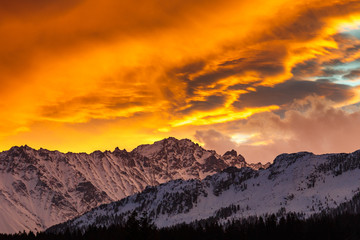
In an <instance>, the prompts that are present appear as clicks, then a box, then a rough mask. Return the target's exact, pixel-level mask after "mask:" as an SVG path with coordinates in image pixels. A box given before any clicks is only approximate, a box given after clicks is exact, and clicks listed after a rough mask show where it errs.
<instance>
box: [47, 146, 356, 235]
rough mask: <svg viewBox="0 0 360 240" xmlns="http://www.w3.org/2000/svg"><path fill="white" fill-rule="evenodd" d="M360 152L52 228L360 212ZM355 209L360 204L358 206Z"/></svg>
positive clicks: (112, 208) (131, 200) (147, 199)
mask: <svg viewBox="0 0 360 240" xmlns="http://www.w3.org/2000/svg"><path fill="white" fill-rule="evenodd" d="M359 183H360V150H358V151H356V152H353V153H350V154H345V153H341V154H324V155H315V154H313V153H310V152H299V153H294V154H281V155H279V156H278V157H276V159H275V160H274V162H273V163H272V164H271V165H270V166H269V167H268V168H267V169H258V170H255V169H252V168H248V167H243V168H240V169H239V168H236V167H229V168H227V169H225V170H223V171H222V172H220V173H215V174H213V175H211V176H207V177H206V178H204V179H203V180H201V179H191V180H181V179H179V180H172V181H169V182H167V183H164V184H160V185H158V186H152V187H147V188H146V189H145V190H144V191H143V192H141V193H137V194H135V195H132V196H129V197H126V198H124V199H122V200H120V201H117V202H113V203H110V204H104V205H101V206H99V207H97V208H95V209H93V210H91V211H89V212H87V213H86V214H84V215H82V216H80V217H77V218H75V219H72V220H70V221H67V222H65V223H62V224H59V225H56V226H54V227H52V228H50V229H49V230H48V231H50V232H62V231H65V230H66V229H70V230H71V231H74V230H81V231H83V230H86V229H87V228H88V227H89V226H97V227H103V226H105V227H107V226H110V225H112V224H118V223H121V222H123V221H124V220H126V219H127V218H128V217H129V216H130V215H131V214H132V213H133V212H134V211H135V212H137V213H138V214H140V215H141V216H144V217H147V218H150V219H151V220H152V221H153V222H154V223H155V225H157V226H158V227H167V226H172V225H176V224H181V223H193V222H195V221H197V222H199V221H206V220H207V221H209V220H211V221H212V222H213V221H216V222H218V223H223V224H226V223H227V222H231V221H232V220H234V219H244V218H250V217H259V216H264V217H266V216H268V215H269V214H275V215H276V216H278V217H281V216H284V215H286V214H287V213H296V214H297V215H299V216H300V217H302V218H308V217H310V216H314V215H319V214H327V213H332V212H341V211H345V210H347V211H350V212H353V213H354V212H360V209H359V207H360V204H359V203H360V201H359V200H360V197H359V195H360V193H359V192H360V184H359ZM355 203H356V204H355Z"/></svg>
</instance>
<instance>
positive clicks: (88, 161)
mask: <svg viewBox="0 0 360 240" xmlns="http://www.w3.org/2000/svg"><path fill="white" fill-rule="evenodd" d="M230 166H234V167H237V168H242V167H251V168H254V169H258V168H260V167H267V166H268V165H267V166H262V165H261V164H250V165H249V164H247V163H246V162H245V160H244V158H243V157H242V156H241V155H237V153H236V152H235V151H229V152H227V153H226V154H224V155H223V156H221V155H219V154H217V153H216V152H215V151H209V150H205V149H203V148H202V147H201V146H199V145H198V144H195V143H193V142H192V141H190V140H188V139H183V140H177V139H175V138H167V139H164V140H162V141H158V142H155V143H154V144H151V145H141V146H139V147H137V148H135V149H134V150H133V151H131V152H127V151H126V150H120V149H118V148H116V149H115V151H113V152H111V151H105V152H101V151H95V152H93V153H91V154H86V153H66V154H65V153H61V152H58V151H49V150H45V149H40V150H35V149H32V148H30V147H28V146H21V147H13V148H11V149H10V150H8V151H4V152H1V153H0V233H15V232H18V231H23V230H25V231H28V230H32V231H40V230H44V229H46V228H48V227H50V226H52V225H54V224H57V223H61V222H64V221H66V220H69V219H71V218H73V217H76V216H78V215H80V214H83V213H85V212H86V211H89V210H90V209H92V208H94V207H96V206H99V205H100V204H104V203H110V202H112V201H116V200H120V199H122V198H124V197H126V196H129V195H132V194H135V193H138V192H140V191H142V190H144V189H145V187H146V186H155V185H158V184H161V183H165V182H168V181H170V180H173V179H184V180H188V179H197V180H200V179H203V178H205V177H207V176H209V175H212V174H214V173H217V172H220V171H222V170H224V169H226V168H228V167H230Z"/></svg>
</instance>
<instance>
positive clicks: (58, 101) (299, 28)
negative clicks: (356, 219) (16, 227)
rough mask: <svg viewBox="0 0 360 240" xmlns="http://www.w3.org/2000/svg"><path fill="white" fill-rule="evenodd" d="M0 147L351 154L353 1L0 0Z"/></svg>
mask: <svg viewBox="0 0 360 240" xmlns="http://www.w3.org/2000/svg"><path fill="white" fill-rule="evenodd" d="M0 36H1V38H0V98H1V101H0V150H7V149H9V148H10V147H12V146H14V145H25V144H27V145H29V146H31V147H33V148H40V147H42V148H47V149H51V150H60V151H63V152H67V151H72V152H92V151H94V150H113V149H114V148H115V147H119V148H121V149H123V148H125V149H127V150H128V151H130V150H132V149H133V148H134V147H136V146H138V145H140V144H147V143H153V142H154V141H157V140H161V139H163V138H166V137H169V136H173V137H176V138H179V139H181V138H189V139H191V140H193V141H195V142H197V143H199V144H200V145H202V146H203V147H205V148H206V149H214V150H216V151H217V152H218V153H220V154H223V153H224V152H225V151H227V150H231V149H235V150H237V151H238V152H239V153H241V154H242V155H243V156H244V157H245V159H246V160H247V161H248V162H259V161H260V162H268V161H272V160H273V159H274V157H275V156H277V155H278V154H280V153H284V152H298V151H311V152H314V153H318V154H320V153H329V152H351V151H354V150H357V149H360V140H359V136H360V1H358V0H357V1H353V0H348V1H347V0H344V1H342V0H328V1H318V0H306V1H292V0H271V1H270V0H267V1H265V0H251V1H250V0H225V1H224V0H197V1H189V0H181V1H180V0H169V1H160V0H139V1H135V2H134V1H130V0H122V1H118V0H102V1H95V0H52V1H48V0H38V1H27V0H13V1H8V0H0Z"/></svg>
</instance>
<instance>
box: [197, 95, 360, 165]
mask: <svg viewBox="0 0 360 240" xmlns="http://www.w3.org/2000/svg"><path fill="white" fill-rule="evenodd" d="M332 104H333V103H332V102H330V101H328V100H325V99H324V98H320V97H316V96H313V97H307V98H305V99H301V100H296V101H295V102H293V104H292V106H291V109H289V110H287V111H286V112H285V114H284V117H280V116H279V115H276V114H274V113H261V114H257V115H253V116H252V117H250V118H248V120H247V121H246V122H243V123H238V124H236V128H234V126H233V127H231V131H229V130H224V129H223V130H219V131H216V130H214V129H212V130H205V131H198V132H197V133H196V134H195V138H196V139H197V140H198V141H199V142H201V143H203V144H204V146H205V147H209V148H217V147H216V146H219V148H218V149H219V150H220V151H221V152H224V151H226V150H228V148H227V146H228V147H230V148H234V149H236V150H237V151H239V152H240V153H241V154H243V155H244V156H245V158H246V159H248V160H249V161H250V162H258V161H261V162H266V161H270V162H271V161H272V160H273V159H274V158H275V157H276V156H277V155H278V154H281V153H283V152H288V153H291V152H299V151H313V152H315V153H329V152H351V151H354V150H357V149H358V148H359V142H358V136H359V134H360V128H359V123H360V112H358V111H356V112H352V113H348V112H346V111H344V110H341V109H336V108H334V107H332ZM239 136H240V137H239Z"/></svg>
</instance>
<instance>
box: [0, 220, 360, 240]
mask: <svg viewBox="0 0 360 240" xmlns="http://www.w3.org/2000/svg"><path fill="white" fill-rule="evenodd" d="M0 239H1V240H22V239H27V240H96V239H106V240H108V239H109V240H111V239H118V240H122V239H124V240H125V239H126V240H169V239H170V240H184V239H185V240H191V239H196V240H232V239H237V240H257V239H277V240H282V239H284V240H285V239H293V240H297V239H299V240H308V239H324V240H325V239H326V240H335V239H339V240H340V239H341V240H353V239H354V240H355V239H360V214H347V213H344V214H341V215H337V216H330V215H323V216H316V217H312V218H309V219H306V220H304V219H302V218H301V216H299V215H297V214H292V213H289V214H287V215H286V216H285V217H281V218H278V217H276V216H275V215H269V216H267V217H264V218H263V217H259V218H249V219H246V220H238V221H232V222H228V223H226V224H224V225H219V224H218V223H212V222H211V221H204V222H195V223H192V224H182V225H177V226H174V227H170V228H161V229H158V228H156V227H155V226H154V225H153V224H152V223H151V222H150V221H149V220H148V219H146V218H137V217H136V215H133V216H131V217H130V218H129V219H128V220H127V222H126V223H124V224H122V225H116V226H111V227H109V228H96V227H90V228H89V229H88V230H87V231H85V232H84V233H81V232H80V231H77V232H70V231H66V232H64V233H60V234H55V233H48V232H40V233H33V232H29V233H25V232H23V233H18V234H12V235H6V234H1V235H0Z"/></svg>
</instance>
